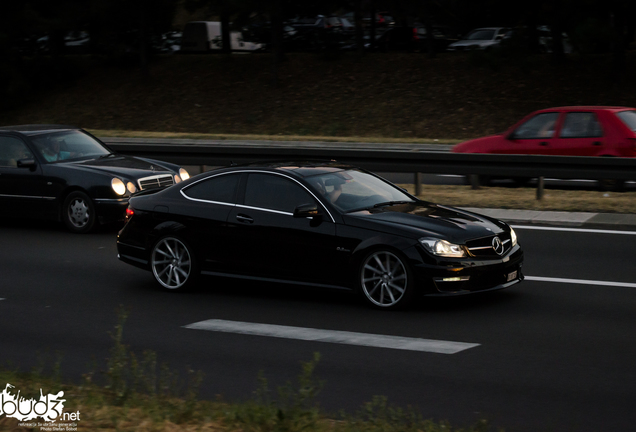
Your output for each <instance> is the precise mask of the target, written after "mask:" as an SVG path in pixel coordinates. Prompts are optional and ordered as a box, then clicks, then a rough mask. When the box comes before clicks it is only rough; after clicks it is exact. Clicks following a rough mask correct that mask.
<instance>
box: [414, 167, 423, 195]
mask: <svg viewBox="0 0 636 432" xmlns="http://www.w3.org/2000/svg"><path fill="white" fill-rule="evenodd" d="M414 182H415V196H419V195H421V194H422V173H419V172H416V173H415V178H414Z"/></svg>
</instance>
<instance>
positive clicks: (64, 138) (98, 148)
mask: <svg viewBox="0 0 636 432" xmlns="http://www.w3.org/2000/svg"><path fill="white" fill-rule="evenodd" d="M31 141H33V143H34V144H35V147H36V149H37V150H38V152H39V153H40V155H41V156H42V158H44V160H46V161H47V162H56V161H61V160H70V159H80V158H87V157H90V158H95V157H100V156H107V155H109V154H111V152H110V151H109V150H108V149H107V148H105V147H104V146H103V145H101V144H100V143H99V142H98V141H96V140H95V139H94V138H92V137H91V136H89V135H87V134H85V133H83V132H81V131H77V130H70V131H61V132H51V133H46V134H42V135H37V136H33V137H31Z"/></svg>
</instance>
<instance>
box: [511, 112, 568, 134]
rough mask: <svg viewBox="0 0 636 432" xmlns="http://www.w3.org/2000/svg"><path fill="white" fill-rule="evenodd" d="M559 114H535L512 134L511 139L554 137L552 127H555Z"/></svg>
mask: <svg viewBox="0 0 636 432" xmlns="http://www.w3.org/2000/svg"><path fill="white" fill-rule="evenodd" d="M558 118H559V113H543V114H537V115H536V116H534V117H532V118H531V119H530V120H528V121H527V122H525V123H524V124H522V125H521V126H519V127H518V128H517V130H516V131H515V132H514V134H513V137H512V138H513V139H541V138H552V136H554V126H555V125H556V122H557V119H558Z"/></svg>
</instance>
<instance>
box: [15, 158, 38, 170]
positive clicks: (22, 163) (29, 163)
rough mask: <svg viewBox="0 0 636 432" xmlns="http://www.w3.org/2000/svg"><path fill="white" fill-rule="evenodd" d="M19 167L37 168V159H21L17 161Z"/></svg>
mask: <svg viewBox="0 0 636 432" xmlns="http://www.w3.org/2000/svg"><path fill="white" fill-rule="evenodd" d="M17 165H18V168H29V169H30V170H31V171H33V170H35V167H36V165H37V164H36V163H35V159H20V160H18V162H17Z"/></svg>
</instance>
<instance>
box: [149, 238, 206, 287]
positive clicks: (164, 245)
mask: <svg viewBox="0 0 636 432" xmlns="http://www.w3.org/2000/svg"><path fill="white" fill-rule="evenodd" d="M151 265H152V273H153V274H154V275H155V279H156V280H157V282H159V284H161V286H163V287H164V288H168V289H171V290H174V289H180V288H184V287H185V286H187V285H190V284H191V283H192V281H193V280H194V278H195V276H196V272H195V265H194V261H193V257H192V253H191V252H190V249H189V248H188V247H187V246H186V245H185V243H183V242H182V241H181V240H179V239H177V238H174V237H164V238H163V239H161V240H159V242H157V244H156V245H155V247H154V248H153V250H152V260H151Z"/></svg>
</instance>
